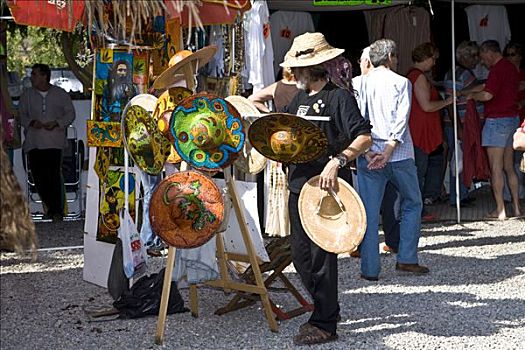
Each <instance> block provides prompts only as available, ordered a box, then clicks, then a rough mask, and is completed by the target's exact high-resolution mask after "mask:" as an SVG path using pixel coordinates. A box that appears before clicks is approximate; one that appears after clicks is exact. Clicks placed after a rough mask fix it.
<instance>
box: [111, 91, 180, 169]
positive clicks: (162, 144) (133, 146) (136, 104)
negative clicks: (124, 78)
mask: <svg viewBox="0 0 525 350" xmlns="http://www.w3.org/2000/svg"><path fill="white" fill-rule="evenodd" d="M156 102H157V98H156V97H155V96H153V95H148V94H141V95H137V96H135V97H134V98H132V99H131V100H130V101H129V102H128V104H127V105H126V108H125V109H124V112H123V113H122V116H123V118H122V121H121V128H122V139H123V141H124V146H125V147H126V149H127V151H128V153H129V155H130V156H131V158H132V159H133V161H134V162H135V164H136V165H137V166H138V167H139V168H140V169H141V170H143V171H145V172H146V173H148V174H151V175H157V174H159V173H160V172H161V171H162V169H163V168H164V163H165V162H166V159H167V158H168V155H169V153H170V142H169V140H168V139H167V138H166V137H165V136H164V135H162V134H161V132H160V131H159V129H158V127H157V123H156V122H155V120H154V119H153V117H152V116H151V113H152V111H153V109H154V108H155V104H156Z"/></svg>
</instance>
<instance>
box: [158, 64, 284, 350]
mask: <svg viewBox="0 0 525 350" xmlns="http://www.w3.org/2000/svg"><path fill="white" fill-rule="evenodd" d="M183 69H184V78H185V79H186V84H187V87H188V89H190V90H192V91H194V88H195V84H194V74H193V70H192V67H191V64H188V65H186V67H184V68H183ZM187 169H188V164H187V163H185V162H182V164H181V171H184V170H187ZM224 179H225V182H226V186H227V188H228V192H229V194H230V197H231V199H232V203H233V208H234V210H235V214H236V217H237V221H238V223H239V227H240V229H241V234H242V238H243V241H244V244H245V247H246V251H247V254H246V255H245V254H236V253H228V252H226V251H225V247H224V238H223V234H222V233H218V234H217V235H216V244H217V260H218V265H219V271H220V278H219V279H218V280H215V281H208V282H205V284H207V285H210V286H214V287H218V288H222V289H223V290H224V291H229V290H235V291H242V292H247V293H252V294H256V295H258V296H259V298H260V300H261V302H262V304H263V308H264V313H265V315H266V319H267V320H268V325H269V326H270V329H271V330H272V331H273V332H277V330H278V328H277V321H276V320H275V318H274V316H273V312H272V306H271V303H270V298H269V296H268V290H267V288H266V286H265V284H264V280H263V277H262V273H261V270H260V267H259V265H260V264H262V261H261V260H260V259H259V258H258V257H257V253H256V251H255V247H254V246H253V242H252V239H251V237H250V233H249V231H248V228H247V227H246V218H245V216H244V211H243V209H242V207H241V204H240V201H239V196H238V194H237V189H236V188H235V179H234V178H233V177H232V175H231V173H230V171H229V169H227V170H226V171H224ZM228 260H233V261H242V262H247V263H249V264H250V266H251V268H252V270H253V275H254V279H255V284H250V283H242V282H236V281H233V280H232V279H231V278H230V275H229V273H228V267H227V261H228ZM174 265H175V247H172V246H170V247H168V259H167V262H166V271H165V273H164V285H163V287H162V297H161V302H160V309H159V316H158V320H157V331H156V333H155V344H157V345H161V344H162V343H163V342H164V329H165V324H166V316H167V312H168V301H169V295H170V289H171V279H172V274H173V267H174ZM190 308H191V314H192V316H194V317H198V293H197V286H196V285H190Z"/></svg>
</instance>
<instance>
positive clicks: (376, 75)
mask: <svg viewBox="0 0 525 350" xmlns="http://www.w3.org/2000/svg"><path fill="white" fill-rule="evenodd" d="M369 55H370V62H371V64H372V65H373V66H374V67H375V68H373V69H372V70H371V71H370V72H369V73H368V75H367V76H366V79H365V81H364V82H365V85H364V88H363V90H362V91H363V96H361V97H360V100H361V108H362V109H361V113H362V114H363V116H364V117H365V119H367V120H369V121H370V124H372V142H373V144H372V147H371V148H370V150H369V151H368V152H367V153H366V154H365V155H364V156H361V157H359V158H358V160H357V180H358V187H359V193H360V195H361V198H362V200H363V203H364V206H365V209H366V217H367V229H366V233H365V237H364V239H363V242H362V243H361V247H360V251H361V276H362V277H363V278H365V279H368V280H377V279H378V276H379V272H380V271H381V266H380V259H379V249H378V246H379V234H378V225H379V210H380V206H381V201H382V199H383V195H384V192H385V187H386V185H387V182H389V181H390V182H391V183H392V184H393V185H394V186H395V187H396V188H397V189H398V191H399V195H400V200H401V213H402V214H401V222H400V243H399V251H398V254H397V263H396V269H397V270H402V271H407V272H412V273H418V274H421V273H427V272H428V271H429V270H428V268H426V267H424V266H421V265H419V263H418V257H417V246H418V243H419V235H420V228H421V208H422V202H421V193H420V191H419V188H418V186H414V184H417V183H418V182H417V181H418V180H417V171H416V166H415V162H414V146H413V143H412V138H411V137H410V130H409V128H408V119H409V115H410V106H411V104H410V103H411V102H410V101H411V96H412V86H411V84H410V81H408V79H406V78H404V77H402V76H400V75H398V74H396V73H395V72H394V70H395V69H396V66H397V47H396V44H395V42H394V41H392V40H390V39H380V40H377V41H376V42H374V43H373V44H372V45H370V53H369Z"/></svg>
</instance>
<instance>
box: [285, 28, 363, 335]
mask: <svg viewBox="0 0 525 350" xmlns="http://www.w3.org/2000/svg"><path fill="white" fill-rule="evenodd" d="M291 52H292V55H289V56H288V57H287V58H286V59H285V61H284V62H283V63H281V66H282V67H290V68H292V71H293V74H294V75H295V77H296V80H297V87H298V88H299V89H300V91H299V92H298V94H297V95H296V96H295V97H294V98H293V99H292V101H291V102H290V103H289V105H288V106H287V108H285V112H289V113H292V114H296V115H298V116H306V115H308V116H329V117H330V121H328V122H325V121H322V122H321V121H313V123H314V124H316V125H317V126H318V127H319V128H320V129H322V130H323V131H324V133H325V134H326V136H327V139H328V149H327V151H326V152H325V153H324V154H323V155H322V156H321V157H319V158H317V159H315V160H311V161H308V162H307V163H301V164H294V165H290V167H289V178H288V180H289V188H290V197H289V204H288V206H289V214H290V225H291V247H292V257H293V262H294V265H295V268H296V269H297V272H298V273H299V275H300V276H301V279H302V281H303V283H304V285H305V286H306V288H307V290H308V292H309V293H310V294H311V296H312V299H313V301H314V311H313V313H312V315H311V317H310V319H309V320H308V322H307V323H305V324H303V325H301V327H300V328H299V333H298V334H297V335H296V336H295V337H294V342H295V344H297V345H308V344H319V343H325V342H329V341H334V340H336V339H337V334H336V327H337V319H338V318H339V303H338V295H337V294H338V292H337V255H336V254H334V253H329V252H327V251H325V250H323V249H322V248H320V247H319V246H318V245H317V244H315V243H314V242H313V241H312V240H311V239H310V238H309V237H308V235H307V234H306V232H305V230H304V228H303V226H302V223H301V220H300V216H299V208H298V202H299V200H298V199H299V194H300V192H301V189H302V187H303V185H304V184H305V183H306V182H307V181H308V180H309V179H310V178H311V177H313V176H316V175H320V180H319V181H320V183H319V186H320V187H321V189H323V190H331V189H332V188H334V189H335V188H337V177H338V171H339V169H340V168H341V167H344V166H345V165H346V164H347V163H348V162H349V161H351V160H353V159H355V158H356V157H357V156H359V155H360V154H362V153H363V152H364V151H365V150H366V149H367V148H368V147H370V145H371V136H370V130H371V126H370V123H369V122H368V121H366V120H365V119H364V118H363V117H362V116H361V114H360V113H359V109H358V107H357V102H356V100H355V98H354V97H353V94H352V93H351V92H350V90H349V89H350V87H351V84H350V79H351V74H344V72H348V71H349V68H350V67H349V64H348V61H347V60H346V59H344V58H343V57H341V56H340V55H341V54H342V53H343V52H344V50H342V49H337V48H334V47H332V46H330V45H329V44H328V43H327V42H326V40H325V38H324V36H323V35H322V34H321V33H305V34H303V35H300V36H298V37H296V38H295V39H294V42H293V44H292V48H291ZM345 69H346V70H345ZM331 72H338V73H339V74H338V76H337V77H335V76H334V77H332V76H331V74H330V73H331ZM341 77H346V78H348V79H347V80H345V81H343V80H344V79H343V80H342V79H341ZM331 80H332V81H334V82H337V83H338V85H340V86H342V87H340V86H337V85H335V84H334V83H333V82H332V81H331Z"/></svg>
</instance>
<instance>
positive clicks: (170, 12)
mask: <svg viewBox="0 0 525 350" xmlns="http://www.w3.org/2000/svg"><path fill="white" fill-rule="evenodd" d="M164 4H165V5H166V13H167V16H168V17H169V18H176V17H179V18H180V19H181V24H182V26H183V27H188V26H190V18H192V20H191V26H192V27H195V26H197V25H198V23H196V20H195V18H194V14H193V13H192V9H191V6H188V4H186V5H185V6H184V7H183V9H182V12H179V9H177V6H176V4H175V1H172V0H164ZM197 4H198V5H196V6H195V7H194V8H195V9H196V10H198V14H199V17H200V21H201V22H202V25H212V24H231V23H233V22H234V21H235V18H236V17H237V13H238V12H241V13H243V12H245V11H248V10H249V9H250V8H251V4H250V1H249V0H202V1H201V3H197Z"/></svg>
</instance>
